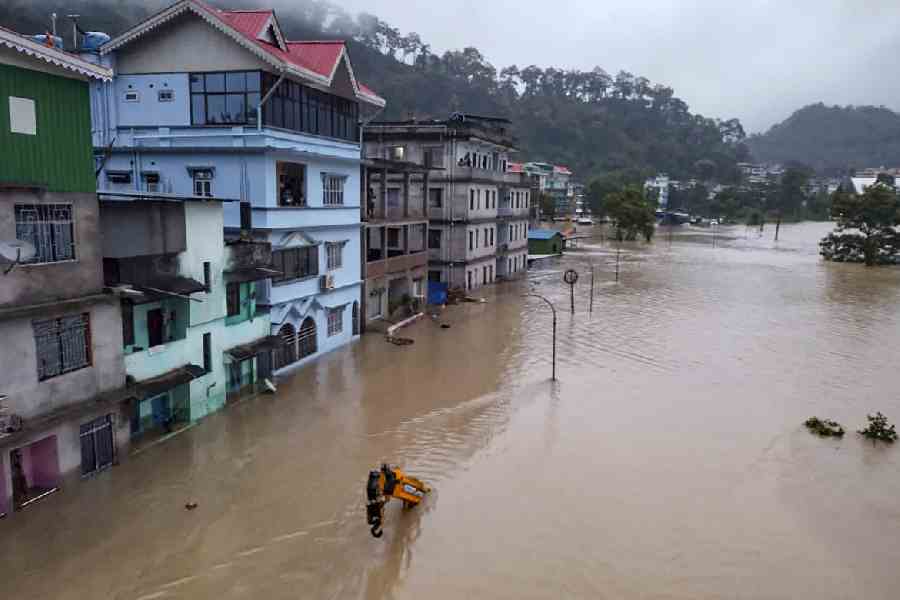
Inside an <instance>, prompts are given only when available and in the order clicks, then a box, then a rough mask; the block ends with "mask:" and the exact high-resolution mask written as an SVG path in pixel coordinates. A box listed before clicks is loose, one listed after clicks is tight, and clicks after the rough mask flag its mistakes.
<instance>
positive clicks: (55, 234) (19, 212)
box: [15, 204, 75, 264]
mask: <svg viewBox="0 0 900 600" xmlns="http://www.w3.org/2000/svg"><path fill="white" fill-rule="evenodd" d="M15 213H16V238H18V239H20V240H24V241H26V242H30V243H31V245H33V246H34V247H35V250H36V252H35V255H34V258H32V259H31V260H28V261H23V262H27V263H31V264H43V263H52V262H60V261H64V260H75V228H74V225H73V218H72V217H73V213H72V205H71V204H16V205H15Z"/></svg>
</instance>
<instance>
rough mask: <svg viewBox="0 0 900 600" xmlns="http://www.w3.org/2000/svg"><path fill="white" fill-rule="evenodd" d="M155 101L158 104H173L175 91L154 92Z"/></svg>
mask: <svg viewBox="0 0 900 600" xmlns="http://www.w3.org/2000/svg"><path fill="white" fill-rule="evenodd" d="M156 99H157V100H158V101H159V102H173V101H174V100H175V90H159V91H158V92H156Z"/></svg>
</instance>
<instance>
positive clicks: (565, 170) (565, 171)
mask: <svg viewBox="0 0 900 600" xmlns="http://www.w3.org/2000/svg"><path fill="white" fill-rule="evenodd" d="M553 170H554V171H556V172H557V173H562V174H563V175H571V174H572V171H570V170H569V168H568V167H559V166H557V167H553Z"/></svg>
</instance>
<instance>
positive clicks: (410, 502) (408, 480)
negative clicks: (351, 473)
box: [366, 464, 431, 538]
mask: <svg viewBox="0 0 900 600" xmlns="http://www.w3.org/2000/svg"><path fill="white" fill-rule="evenodd" d="M430 491H431V488H430V487H428V486H427V485H425V484H424V483H422V482H421V481H420V480H418V479H416V478H415V477H410V476H409V475H407V474H405V473H404V472H403V471H401V470H400V469H398V468H397V467H391V466H389V465H386V464H384V465H381V470H380V471H369V481H368V483H366V499H367V502H366V521H367V522H368V524H369V525H371V526H372V527H371V528H370V529H369V531H371V532H372V535H373V536H374V537H377V538H380V537H381V535H382V533H383V531H382V530H381V526H382V524H383V523H384V505H385V504H387V503H388V501H389V500H390V499H391V498H397V499H398V500H402V501H403V508H412V507H413V506H416V505H417V504H419V503H420V502H422V498H424V497H425V494H427V493H428V492H430Z"/></svg>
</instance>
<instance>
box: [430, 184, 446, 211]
mask: <svg viewBox="0 0 900 600" xmlns="http://www.w3.org/2000/svg"><path fill="white" fill-rule="evenodd" d="M443 205H444V190H443V189H441V188H430V189H429V190H428V206H429V207H431V208H441V207H442V206H443Z"/></svg>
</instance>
